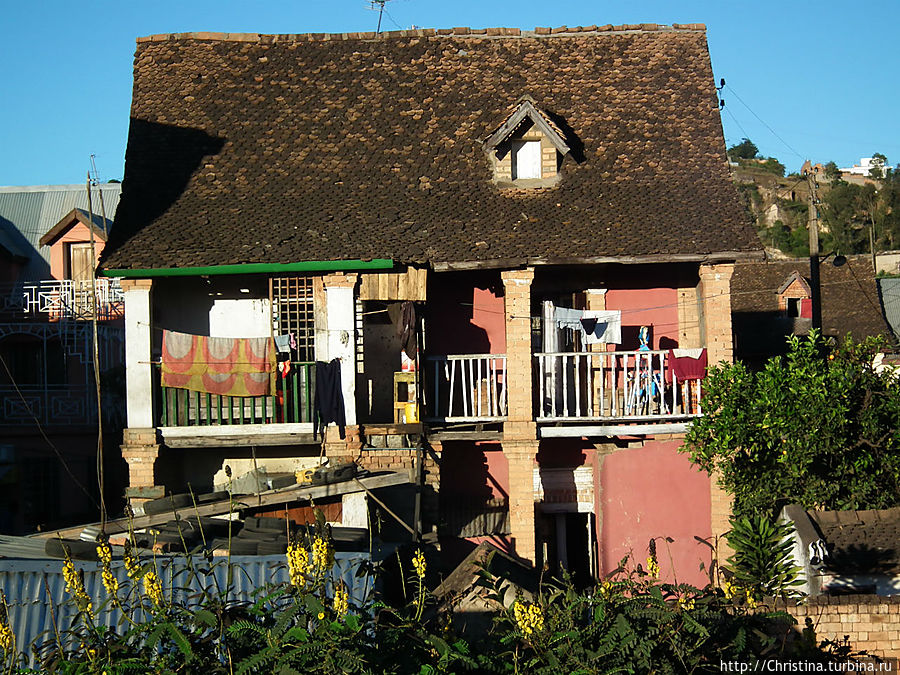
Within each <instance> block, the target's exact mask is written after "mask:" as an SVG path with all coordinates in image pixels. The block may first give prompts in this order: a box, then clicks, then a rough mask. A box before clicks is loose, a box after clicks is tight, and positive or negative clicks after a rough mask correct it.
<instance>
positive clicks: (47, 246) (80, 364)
mask: <svg viewBox="0 0 900 675" xmlns="http://www.w3.org/2000/svg"><path fill="white" fill-rule="evenodd" d="M120 187H121V186H119V185H118V184H106V185H101V186H98V187H97V188H95V189H94V197H93V199H94V204H93V208H94V210H95V211H96V212H97V214H99V213H100V208H101V207H100V196H101V194H102V197H103V208H104V209H105V210H106V212H107V213H108V214H109V215H110V216H111V215H112V213H113V212H114V211H115V208H116V206H117V204H118V201H119V194H120ZM87 208H88V200H87V191H86V188H85V186H78V185H45V186H34V187H0V279H2V284H0V357H2V363H0V472H2V474H3V481H4V484H5V485H6V486H7V489H4V490H3V492H2V495H0V532H5V533H10V532H22V531H31V530H34V529H35V528H38V527H49V526H55V525H61V524H68V523H72V522H77V521H78V520H87V519H91V520H94V519H96V518H97V516H98V511H97V509H96V507H95V505H94V504H95V502H96V501H97V499H96V494H97V487H96V486H97V479H96V473H97V472H96V461H97V460H96V454H97V403H96V389H95V386H94V375H93V362H94V357H93V347H92V344H93V342H92V340H93V338H92V329H91V322H90V319H91V318H92V315H93V307H94V304H93V300H92V288H94V289H95V290H96V293H97V301H98V302H97V309H98V318H99V319H100V322H101V323H100V326H99V331H98V337H99V341H98V346H99V350H98V351H99V356H100V368H101V376H102V377H103V376H105V380H106V382H105V384H107V385H108V388H109V391H108V392H107V399H106V403H107V404H108V405H107V406H106V409H105V412H106V413H108V415H107V416H108V420H107V421H108V422H109V423H110V427H111V428H114V427H115V425H116V422H117V416H116V408H117V407H121V395H120V397H119V398H118V399H116V397H115V393H114V389H115V381H116V380H118V381H122V379H123V377H122V375H121V374H119V375H118V376H117V375H116V370H115V369H116V367H118V368H119V369H121V364H122V356H123V352H124V349H123V348H124V330H123V326H122V320H121V319H122V311H123V303H122V297H121V293H120V290H119V283H118V280H117V279H96V280H94V279H93V276H94V268H95V266H96V259H92V258H91V230H93V235H94V248H95V249H96V253H97V256H99V253H100V252H101V251H102V250H103V246H104V244H105V242H106V239H107V230H108V227H109V226H111V223H112V221H111V220H110V221H109V222H108V223H104V222H103V218H102V217H101V216H99V215H95V217H94V219H93V221H92V220H91V219H90V216H89V213H88V212H87ZM91 223H93V226H91ZM4 250H5V251H6V252H7V254H6V255H5V256H4V255H3V251H4ZM4 262H5V263H6V264H4ZM118 420H121V416H119V418H118ZM118 426H119V428H121V421H119V423H118ZM114 439H115V433H113V434H110V435H109V436H108V443H107V444H108V445H112V448H113V451H114V452H115V445H114ZM108 454H109V451H107V455H108ZM116 454H117V453H116ZM110 466H111V467H113V469H111V471H112V474H111V475H109V476H108V481H107V485H108V486H110V487H112V486H113V485H114V482H115V481H114V477H115V471H114V468H115V466H116V464H115V462H111V463H110ZM79 483H80V484H81V485H82V486H84V488H85V490H86V491H87V492H89V493H91V495H90V496H87V495H85V494H84V491H82V489H81V488H80V487H79V485H78V484H79Z"/></svg>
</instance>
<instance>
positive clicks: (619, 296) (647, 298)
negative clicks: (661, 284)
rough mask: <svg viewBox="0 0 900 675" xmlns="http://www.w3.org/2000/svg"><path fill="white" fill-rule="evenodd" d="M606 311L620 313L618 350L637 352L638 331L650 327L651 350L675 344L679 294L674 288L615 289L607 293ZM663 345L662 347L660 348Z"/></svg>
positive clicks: (667, 347) (670, 346)
mask: <svg viewBox="0 0 900 675" xmlns="http://www.w3.org/2000/svg"><path fill="white" fill-rule="evenodd" d="M606 308H607V309H619V310H622V340H623V344H622V345H621V346H620V347H617V348H618V349H637V347H638V346H639V345H640V343H639V341H638V339H637V332H638V330H639V329H640V327H641V326H652V330H651V331H650V335H651V337H652V343H653V344H652V345H651V348H652V349H670V348H673V347H675V346H677V343H678V291H677V290H676V289H674V288H640V289H615V288H611V289H610V290H608V291H607V292H606ZM660 343H662V345H660Z"/></svg>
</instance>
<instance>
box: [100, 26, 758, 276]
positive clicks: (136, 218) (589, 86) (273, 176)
mask: <svg viewBox="0 0 900 675" xmlns="http://www.w3.org/2000/svg"><path fill="white" fill-rule="evenodd" d="M134 78H135V81H134V95H133V103H132V111H131V114H132V121H131V127H130V131H129V140H128V149H127V153H126V169H125V182H124V187H123V197H122V200H123V201H122V204H121V206H120V208H119V210H118V212H117V214H116V223H117V227H116V229H115V230H114V231H113V232H112V233H111V236H110V241H109V244H108V245H107V247H106V249H105V252H104V256H105V259H104V262H103V264H104V266H105V267H107V268H132V269H141V268H159V267H175V266H204V265H222V264H240V263H259V262H270V263H288V262H297V261H304V260H332V259H370V258H393V259H395V260H398V261H402V262H419V263H425V262H429V263H446V262H451V263H456V262H462V263H471V262H479V261H495V263H496V261H498V260H502V261H512V262H516V261H518V262H523V261H525V260H531V261H534V262H540V261H575V260H584V259H605V258H617V259H618V258H623V257H638V258H641V257H649V258H650V259H671V258H673V257H679V256H684V257H693V258H698V257H704V256H705V257H709V258H716V257H720V258H724V259H728V258H732V259H733V258H734V257H736V255H735V252H742V253H749V252H751V251H756V250H758V249H759V248H760V245H759V243H758V240H757V238H756V235H755V232H754V230H753V228H752V227H751V224H750V221H749V218H748V217H747V215H746V213H745V211H744V209H743V207H742V206H741V204H740V202H739V200H738V197H737V195H736V193H735V190H734V188H733V186H732V184H731V181H730V178H729V175H728V171H727V164H726V158H725V152H724V142H723V137H722V129H721V123H720V119H719V114H718V110H717V100H716V96H715V93H716V92H715V89H714V82H713V77H712V71H711V68H710V62H709V54H708V51H707V46H706V35H705V32H704V27H703V26H702V25H700V24H689V25H685V26H677V25H676V26H672V27H668V26H657V25H656V24H649V25H648V24H641V25H629V26H620V27H611V26H602V27H596V26H590V27H586V28H582V27H579V28H576V29H570V28H566V27H563V28H560V29H549V28H539V29H536V30H535V31H533V32H524V31H519V30H518V29H504V28H493V29H484V30H481V31H476V30H471V29H453V30H438V31H434V30H413V31H398V32H394V33H385V34H382V35H380V36H376V35H375V34H373V33H350V34H338V35H327V34H315V35H256V34H250V35H242V34H219V33H193V34H175V35H155V36H152V37H149V38H142V39H139V40H138V46H137V53H136V55H135V61H134ZM523 95H528V96H531V97H532V98H533V99H534V100H535V101H538V102H539V104H540V106H541V108H542V110H545V111H547V112H548V113H550V114H551V115H553V116H554V121H555V122H557V123H559V124H560V127H561V128H562V129H564V131H565V132H566V134H567V137H569V138H572V137H574V138H575V139H577V140H578V141H579V142H580V147H578V148H573V153H572V154H573V156H575V157H576V158H577V160H576V159H573V158H572V157H568V158H566V160H565V162H564V164H563V167H562V173H563V177H562V180H561V181H560V182H559V183H558V184H557V185H556V186H555V187H552V188H533V189H503V188H501V187H498V186H497V185H495V184H494V183H493V181H492V170H491V167H490V164H489V161H488V158H486V157H485V154H484V152H483V150H482V145H481V144H482V141H483V139H484V138H486V137H487V136H488V135H489V134H490V133H491V132H492V131H493V130H495V129H497V127H498V125H500V124H501V123H502V122H503V121H504V119H506V117H507V116H508V114H509V110H510V106H512V105H515V103H516V101H518V100H519V99H520V98H521V97H522V96H523ZM570 130H571V132H570ZM576 150H577V152H576Z"/></svg>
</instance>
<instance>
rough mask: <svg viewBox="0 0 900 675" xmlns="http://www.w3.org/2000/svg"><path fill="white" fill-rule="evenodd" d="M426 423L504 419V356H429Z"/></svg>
mask: <svg viewBox="0 0 900 675" xmlns="http://www.w3.org/2000/svg"><path fill="white" fill-rule="evenodd" d="M428 363H429V367H430V371H429V372H428V375H429V376H430V389H431V392H430V393H431V400H430V401H428V403H429V416H428V419H429V420H430V421H441V422H492V421H500V420H503V419H505V418H506V355H505V354H459V355H450V356H429V357H428Z"/></svg>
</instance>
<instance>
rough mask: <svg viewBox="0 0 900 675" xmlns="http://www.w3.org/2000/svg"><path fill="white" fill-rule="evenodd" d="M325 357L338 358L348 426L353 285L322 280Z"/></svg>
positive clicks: (352, 413) (352, 414)
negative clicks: (339, 284) (331, 284)
mask: <svg viewBox="0 0 900 675" xmlns="http://www.w3.org/2000/svg"><path fill="white" fill-rule="evenodd" d="M325 283H326V285H325V306H326V315H327V321H328V360H329V361H330V360H332V359H340V360H341V391H342V393H343V395H344V415H345V417H346V419H347V424H348V425H354V424H356V333H355V329H356V304H355V302H354V298H353V286H348V285H341V286H330V285H328V281H327V280H326V282H325Z"/></svg>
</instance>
